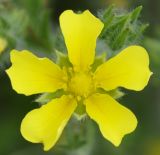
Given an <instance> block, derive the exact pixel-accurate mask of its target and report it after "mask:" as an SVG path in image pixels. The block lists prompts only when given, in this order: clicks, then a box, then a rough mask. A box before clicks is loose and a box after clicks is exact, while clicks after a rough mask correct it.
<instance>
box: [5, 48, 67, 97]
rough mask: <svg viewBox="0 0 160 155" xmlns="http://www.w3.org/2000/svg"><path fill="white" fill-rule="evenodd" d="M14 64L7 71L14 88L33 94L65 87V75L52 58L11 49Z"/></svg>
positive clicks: (26, 93) (20, 91) (23, 92)
mask: <svg viewBox="0 0 160 155" xmlns="http://www.w3.org/2000/svg"><path fill="white" fill-rule="evenodd" d="M11 62H12V66H11V67H10V68H9V69H8V70H7V71H6V72H7V74H8V75H9V77H10V79H11V83H12V87H13V89H15V90H16V91H17V92H18V93H22V94H25V95H31V94H36V93H43V92H54V91H55V90H57V89H60V88H63V87H64V85H65V84H64V80H63V79H64V78H65V75H64V73H63V71H62V70H61V69H60V68H59V67H58V66H57V65H56V64H55V63H53V62H52V61H51V60H49V59H47V58H38V57H36V56H35V55H33V54H32V53H31V52H29V51H26V50H24V51H21V52H18V51H16V50H13V51H11Z"/></svg>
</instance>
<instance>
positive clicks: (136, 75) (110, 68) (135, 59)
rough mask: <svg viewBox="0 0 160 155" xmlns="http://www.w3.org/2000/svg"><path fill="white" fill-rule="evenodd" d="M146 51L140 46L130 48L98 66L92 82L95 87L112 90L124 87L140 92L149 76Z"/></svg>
mask: <svg viewBox="0 0 160 155" xmlns="http://www.w3.org/2000/svg"><path fill="white" fill-rule="evenodd" d="M151 74H152V73H151V72H150V70H149V57H148V53H147V51H146V50H145V49H144V48H142V47H140V46H130V47H128V48H126V49H124V50H123V51H122V52H120V54H118V55H117V56H115V57H113V58H111V59H110V60H109V61H107V62H105V63H104V64H102V65H101V66H99V67H98V68H97V70H96V72H95V75H94V80H95V82H96V85H97V87H101V88H104V89H105V90H112V89H115V88H117V87H125V88H127V89H132V90H136V91H139V90H142V89H143V88H144V87H145V86H146V85H147V83H148V81H149V78H150V76H151Z"/></svg>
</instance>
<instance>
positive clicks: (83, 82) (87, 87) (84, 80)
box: [68, 72, 94, 97]
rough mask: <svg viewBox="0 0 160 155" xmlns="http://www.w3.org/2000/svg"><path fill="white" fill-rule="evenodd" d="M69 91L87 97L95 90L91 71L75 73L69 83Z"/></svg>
mask: <svg viewBox="0 0 160 155" xmlns="http://www.w3.org/2000/svg"><path fill="white" fill-rule="evenodd" d="M68 91H70V92H71V93H72V94H74V95H76V96H80V97H87V96H88V95H89V94H90V93H92V92H93V91H94V83H93V79H92V75H91V73H79V72H78V73H73V74H72V76H71V78H70V81H69V83H68Z"/></svg>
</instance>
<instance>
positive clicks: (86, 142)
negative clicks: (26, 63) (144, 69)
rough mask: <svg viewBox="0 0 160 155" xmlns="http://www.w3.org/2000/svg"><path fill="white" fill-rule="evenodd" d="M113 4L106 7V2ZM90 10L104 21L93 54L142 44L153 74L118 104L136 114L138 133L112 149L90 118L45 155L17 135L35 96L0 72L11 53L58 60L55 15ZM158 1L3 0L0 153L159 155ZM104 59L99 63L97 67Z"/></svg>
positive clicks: (71, 129) (0, 3)
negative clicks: (27, 52)
mask: <svg viewBox="0 0 160 155" xmlns="http://www.w3.org/2000/svg"><path fill="white" fill-rule="evenodd" d="M113 3H114V4H115V5H110V4H113ZM66 9H73V10H75V11H83V10H85V9H89V10H91V11H92V12H93V13H95V14H96V15H97V16H99V18H101V20H102V21H103V22H104V23H105V28H104V30H103V32H102V33H101V35H100V38H99V40H98V45H97V55H99V54H100V53H101V52H104V53H106V55H107V58H109V57H112V56H113V55H115V54H117V53H118V52H119V51H120V50H121V49H123V48H124V47H126V46H128V45H131V44H140V45H142V46H144V47H145V48H146V49H147V50H148V52H149V55H150V61H151V70H152V71H153V72H154V74H153V76H152V78H151V80H150V83H149V85H148V86H147V87H146V88H145V90H143V91H142V92H132V91H126V90H124V92H125V94H126V95H125V96H124V97H123V98H122V99H121V102H122V103H124V104H125V106H127V107H128V108H130V109H132V111H133V112H134V113H135V114H136V116H137V118H138V120H139V125H138V128H137V129H136V131H135V132H134V133H132V134H130V135H128V136H126V137H125V138H124V139H123V142H122V144H121V146H120V147H118V148H115V147H114V146H113V145H112V144H110V143H109V142H108V141H106V140H105V139H104V138H103V137H102V135H101V133H100V132H99V129H98V127H97V125H96V124H95V123H94V122H92V121H91V120H89V119H86V120H83V121H81V122H77V121H76V120H75V119H72V120H71V121H70V123H69V125H68V126H67V127H66V129H65V132H64V133H63V135H62V136H61V139H60V140H59V142H58V144H57V145H56V147H54V148H53V149H52V150H51V151H49V152H43V151H42V147H41V145H40V144H31V143H28V142H27V141H25V140H24V139H23V138H22V136H21V135H20V132H19V126H20V123H21V120H22V118H23V117H24V116H25V114H26V113H27V112H28V111H30V110H31V109H33V108H35V107H38V104H36V103H35V102H34V101H35V99H36V97H37V96H30V97H26V96H24V95H19V94H17V93H16V92H15V91H14V90H12V88H11V84H10V81H9V78H8V77H7V75H6V73H5V72H4V70H5V69H6V68H8V67H9V66H10V62H9V52H10V50H11V49H13V48H16V49H19V50H22V49H29V50H31V51H32V52H33V53H35V54H37V55H39V56H46V57H49V58H50V59H55V58H56V50H58V51H61V52H63V53H65V52H66V48H65V44H64V41H63V37H62V34H61V32H60V29H59V22H58V17H59V15H60V14H61V12H62V11H63V10H66ZM159 14H160V1H158V0H155V1H154V3H153V1H151V0H139V1H133V0H128V1H127V0H94V1H93V0H80V1H77V0H61V1H60V0H34V1H33V0H1V1H0V38H4V39H6V41H7V47H6V49H5V51H3V52H2V53H1V54H0V68H1V69H0V86H1V88H0V155H28V154H33V155H45V154H46V155H51V154H55V155H72V154H73V155H90V154H92V155H100V154H105V155H122V154H123V155H135V154H138V155H159V154H160V132H159V131H160V95H159V94H160V16H159ZM100 61H102V58H99V59H97V63H99V62H100Z"/></svg>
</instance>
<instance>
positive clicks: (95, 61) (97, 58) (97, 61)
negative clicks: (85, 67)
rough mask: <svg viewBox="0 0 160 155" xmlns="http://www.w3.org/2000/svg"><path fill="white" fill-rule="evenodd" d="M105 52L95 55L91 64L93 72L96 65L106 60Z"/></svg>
mask: <svg viewBox="0 0 160 155" xmlns="http://www.w3.org/2000/svg"><path fill="white" fill-rule="evenodd" d="M106 57H107V53H106V52H103V53H102V54H101V55H100V56H97V57H95V59H94V63H93V64H92V65H91V68H92V71H93V72H94V71H95V70H96V69H97V67H98V66H100V65H101V64H103V63H104V62H105V61H106Z"/></svg>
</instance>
